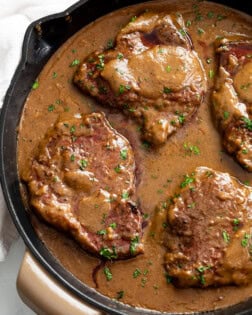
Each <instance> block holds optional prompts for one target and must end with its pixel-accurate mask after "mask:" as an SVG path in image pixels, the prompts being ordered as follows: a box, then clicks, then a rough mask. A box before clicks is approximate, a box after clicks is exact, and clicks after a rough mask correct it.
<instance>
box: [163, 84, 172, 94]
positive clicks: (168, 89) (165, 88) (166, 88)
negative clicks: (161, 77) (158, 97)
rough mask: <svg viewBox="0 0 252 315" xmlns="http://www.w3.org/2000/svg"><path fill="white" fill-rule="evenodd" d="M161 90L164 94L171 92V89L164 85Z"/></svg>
mask: <svg viewBox="0 0 252 315" xmlns="http://www.w3.org/2000/svg"><path fill="white" fill-rule="evenodd" d="M163 92H164V93H165V94H170V93H172V89H171V88H168V87H166V86H165V87H164V89H163Z"/></svg>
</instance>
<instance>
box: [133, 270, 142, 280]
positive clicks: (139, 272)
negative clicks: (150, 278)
mask: <svg viewBox="0 0 252 315" xmlns="http://www.w3.org/2000/svg"><path fill="white" fill-rule="evenodd" d="M141 274H142V272H141V271H140V270H139V269H138V268H136V270H134V272H133V278H137V277H139V276H140V275H141Z"/></svg>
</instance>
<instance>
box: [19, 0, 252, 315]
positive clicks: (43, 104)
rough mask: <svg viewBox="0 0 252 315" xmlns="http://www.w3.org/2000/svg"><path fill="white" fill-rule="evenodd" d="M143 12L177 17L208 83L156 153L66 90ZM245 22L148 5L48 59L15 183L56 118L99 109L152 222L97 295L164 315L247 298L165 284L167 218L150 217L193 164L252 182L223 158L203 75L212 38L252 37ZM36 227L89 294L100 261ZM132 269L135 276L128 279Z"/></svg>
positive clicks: (251, 26)
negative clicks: (130, 163) (131, 168)
mask: <svg viewBox="0 0 252 315" xmlns="http://www.w3.org/2000/svg"><path fill="white" fill-rule="evenodd" d="M146 9H148V10H153V9H154V10H161V11H164V10H167V12H171V11H174V12H177V13H180V14H182V16H183V18H184V20H185V23H187V26H188V29H189V32H190V35H191V37H192V40H193V43H194V47H195V50H196V51H197V52H198V54H199V56H200V58H201V60H202V62H203V65H204V67H205V71H206V75H207V77H208V94H207V95H206V97H205V101H204V103H203V104H202V105H201V107H200V109H199V111H198V113H197V114H196V115H195V117H194V118H193V120H192V121H191V122H189V123H187V124H186V125H185V126H184V127H183V128H181V129H180V130H179V131H178V132H177V133H176V134H175V135H173V136H172V137H171V138H170V139H169V140H168V141H167V143H166V145H164V146H162V147H161V148H159V149H158V150H149V148H148V147H146V146H145V145H144V144H143V143H141V141H140V140H139V139H140V137H139V132H138V126H137V125H136V124H135V123H134V122H132V121H130V120H126V119H125V118H124V117H123V115H121V114H120V113H118V112H116V111H112V110H110V109H108V108H104V107H101V106H99V105H98V104H97V103H96V102H95V101H94V100H92V99H91V98H89V97H85V96H83V94H82V93H81V92H80V91H79V90H78V89H76V88H75V87H74V86H73V84H72V76H73V73H74V71H75V70H76V67H75V66H73V64H74V63H73V61H74V60H82V59H83V58H84V57H85V56H87V55H88V54H89V53H91V52H92V51H94V50H95V49H100V48H102V47H106V45H107V43H108V41H109V40H110V39H113V38H114V37H115V35H116V33H117V32H118V30H119V29H120V27H121V26H123V25H125V24H126V23H127V22H128V21H129V20H130V18H131V17H132V16H135V15H137V14H138V13H141V12H143V11H144V10H146ZM251 22H252V21H251V18H250V17H248V16H245V15H243V14H240V13H237V12H235V11H233V10H229V9H228V8H224V7H223V6H220V5H216V4H213V3H207V2H198V1H184V2H183V3H181V2H180V1H177V2H176V1H153V2H149V3H146V4H141V5H137V6H132V7H130V8H126V9H121V10H120V11H117V12H113V13H111V14H109V15H107V16H105V17H103V18H101V19H99V20H97V21H96V22H94V23H92V24H90V25H88V26H87V27H85V28H83V29H82V30H81V31H80V32H78V33H77V34H76V35H75V36H73V37H72V38H70V39H69V40H68V41H67V42H66V43H65V44H64V45H63V46H62V47H61V48H60V49H59V50H58V51H57V52H56V53H55V54H54V56H53V57H52V58H51V59H50V60H49V62H48V63H47V65H46V66H45V67H44V69H43V71H42V72H41V74H40V76H39V78H38V85H39V86H38V88H36V89H34V90H32V91H31V93H30V95H29V97H28V98H27V101H26V104H25V107H24V111H23V116H22V119H21V123H20V129H19V141H18V166H19V172H20V177H21V178H22V173H23V172H24V170H25V169H26V168H27V167H29V159H30V157H31V156H32V151H33V150H34V148H36V147H37V145H38V143H39V141H41V139H42V138H43V136H44V134H45V132H46V130H47V129H48V127H49V126H51V125H52V124H54V122H55V121H56V120H57V119H58V117H59V115H61V116H66V115H74V114H77V113H89V112H93V111H103V112H105V113H106V116H107V118H108V120H109V121H110V122H111V124H112V126H113V127H114V128H116V129H117V130H118V131H119V132H120V133H122V134H123V135H125V136H126V137H127V138H128V139H129V140H130V142H131V144H132V146H133V149H134V151H135V157H136V163H137V183H138V185H137V197H138V200H139V202H140V205H141V208H142V210H143V212H144V213H146V214H149V218H150V219H149V222H150V223H149V225H148V227H147V228H146V229H145V236H144V238H145V254H144V255H140V256H138V257H136V258H133V259H129V260H125V261H117V262H108V263H107V265H108V266H109V268H110V270H111V272H112V280H110V281H107V279H106V277H105V275H104V272H103V268H101V269H100V270H99V271H98V273H97V284H98V287H97V288H96V289H97V290H98V291H99V292H101V293H102V294H104V295H106V296H109V297H111V298H117V297H118V292H122V291H123V293H124V294H123V297H122V298H121V299H120V300H119V301H121V302H123V303H126V304H130V305H133V306H137V307H143V308H148V309H155V310H159V311H167V312H192V311H204V310H212V309H218V308H222V307H225V306H228V305H233V304H236V303H239V302H241V301H243V300H246V299H247V298H248V297H251V296H252V284H251V285H249V286H246V287H222V288H215V289H183V290H182V289H176V288H175V287H174V286H173V285H172V284H168V283H167V281H166V278H165V270H164V268H163V257H164V253H165V250H164V248H163V247H162V244H161V239H162V233H163V231H164V228H163V227H162V223H163V222H164V221H165V213H162V212H159V213H156V211H155V208H156V206H157V205H158V203H159V202H164V201H165V200H166V199H167V198H168V197H169V196H172V195H173V194H174V192H175V190H176V189H177V187H178V185H179V184H180V183H181V181H182V180H183V175H185V174H188V173H191V172H192V171H193V170H194V169H195V168H196V167H197V166H207V167H210V168H213V169H215V170H218V171H225V172H229V173H230V174H231V175H233V176H236V177H237V178H239V179H240V180H241V181H242V182H246V183H248V184H250V185H251V184H252V175H251V174H249V173H248V172H246V171H245V170H243V169H242V168H241V167H240V166H239V165H238V164H237V163H236V162H235V161H234V160H233V158H232V157H230V156H228V155H227V154H226V153H224V152H223V148H222V145H221V139H220V135H219V133H218V131H217V130H216V128H215V125H214V122H213V119H212V116H211V109H210V105H211V104H210V98H209V96H210V93H211V89H212V86H213V82H214V79H213V78H211V75H209V74H210V73H212V72H210V71H212V70H213V71H215V72H216V64H215V62H214V55H213V52H214V47H213V42H214V40H215V38H216V36H225V35H227V34H232V33H240V34H245V35H250V36H251V35H252V23H251ZM104 30H106V32H104ZM34 121H36V123H35V124H34ZM151 222H152V223H151ZM35 227H36V230H37V231H38V234H39V236H40V237H41V239H42V240H43V242H44V243H45V244H46V246H47V247H48V248H49V250H50V251H51V252H52V253H53V255H54V256H55V257H56V258H57V259H58V260H59V262H60V263H61V264H62V265H63V266H64V267H65V268H66V269H67V270H69V271H70V272H71V273H72V274H73V275H75V276H76V277H77V278H78V279H80V280H81V281H83V282H84V283H86V284H87V285H89V286H90V287H93V288H95V283H94V281H93V278H92V272H93V270H94V268H95V267H96V266H97V265H98V264H99V259H97V258H95V257H92V256H90V255H88V254H86V253H85V252H84V251H83V250H82V249H81V248H80V247H79V246H78V245H77V244H76V243H75V242H74V241H72V240H70V239H69V238H67V237H66V236H64V235H62V234H61V233H60V232H57V231H55V230H54V229H53V228H51V227H49V226H47V225H45V224H44V223H42V222H40V221H38V220H36V222H35ZM136 270H138V272H136V273H134V272H135V271H136ZM136 274H137V276H136Z"/></svg>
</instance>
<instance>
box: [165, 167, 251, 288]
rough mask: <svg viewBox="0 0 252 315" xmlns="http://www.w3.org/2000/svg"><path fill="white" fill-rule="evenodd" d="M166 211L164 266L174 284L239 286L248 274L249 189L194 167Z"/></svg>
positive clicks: (203, 168) (216, 174)
mask: <svg viewBox="0 0 252 315" xmlns="http://www.w3.org/2000/svg"><path fill="white" fill-rule="evenodd" d="M180 187H181V191H180V192H179V194H178V195H176V197H175V198H173V199H172V201H171V205H170V206H169V209H168V216H167V221H168V233H167V238H166V243H165V244H166V246H167V253H166V255H165V267H166V270H167V272H168V275H169V276H170V277H171V279H172V282H173V283H174V284H175V285H177V286H179V287H189V286H191V287H193V286H194V287H197V286H200V287H208V286H220V285H230V284H236V285H244V284H248V283H249V281H250V280H251V278H252V260H251V257H252V242H251V228H252V188H251V187H248V186H245V185H243V184H241V183H240V182H239V181H238V180H237V179H236V178H234V177H232V176H230V175H229V174H228V173H222V172H217V171H214V170H212V169H209V168H206V167H198V168H197V169H196V170H195V172H194V173H193V174H192V175H190V176H189V175H187V176H186V177H185V180H184V181H183V182H182V183H181V185H180Z"/></svg>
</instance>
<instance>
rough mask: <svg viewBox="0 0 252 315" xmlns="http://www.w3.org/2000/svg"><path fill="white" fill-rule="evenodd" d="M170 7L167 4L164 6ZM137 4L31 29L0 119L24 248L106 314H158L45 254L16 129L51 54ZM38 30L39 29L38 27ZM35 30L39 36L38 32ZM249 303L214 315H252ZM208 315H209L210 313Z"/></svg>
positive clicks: (112, 5) (103, 6) (0, 155)
mask: <svg viewBox="0 0 252 315" xmlns="http://www.w3.org/2000/svg"><path fill="white" fill-rule="evenodd" d="M168 1H169V0H168ZM139 2H143V1H141V0H107V1H104V0H81V1H79V2H78V3H76V4H75V5H73V6H72V7H70V8H69V9H68V10H66V11H65V12H63V13H60V14H55V15H51V16H49V17H45V18H43V19H41V20H39V21H37V22H34V23H32V24H31V25H30V26H29V27H28V29H27V31H26V34H25V38H24V43H23V50H22V58H21V61H20V63H19V66H18V68H17V70H16V72H15V74H14V77H13V79H12V81H11V84H10V87H9V89H8V91H7V94H6V96H5V100H4V105H3V108H2V112H1V117H0V163H1V164H0V171H1V183H2V188H3V192H4V196H5V199H6V203H7V206H8V209H9V212H10V214H11V216H12V219H13V221H14V223H15V225H16V227H17V229H18V231H19V233H20V235H21V236H22V238H23V240H24V241H25V244H26V246H27V247H28V249H29V250H30V251H31V253H32V254H33V255H34V256H35V258H36V259H37V260H38V261H39V262H40V264H41V265H42V266H43V267H45V269H46V270H47V271H49V272H50V273H51V274H52V275H53V276H54V277H55V278H56V279H58V280H59V281H60V282H61V284H62V285H64V286H65V287H66V288H68V289H70V291H72V292H73V293H74V294H75V295H77V296H78V297H80V298H81V299H83V300H84V301H86V302H88V303H90V304H91V305H94V306H95V307H96V308H98V309H101V310H103V311H105V312H107V313H109V314H132V315H134V314H161V313H160V312H156V311H148V310H141V309H136V308H133V307H131V306H127V305H125V304H122V303H119V302H117V301H114V300H111V299H109V298H107V297H105V296H103V295H101V294H99V293H97V292H95V291H94V290H93V289H91V288H89V287H88V286H86V285H85V284H83V283H81V282H80V281H79V280H78V279H76V278H75V277H74V276H73V275H71V274H70V273H69V272H68V271H67V270H65V269H64V268H63V267H62V266H61V265H60V264H59V263H58V262H57V261H56V259H55V258H54V257H53V256H52V254H51V253H50V252H49V251H48V250H47V248H46V247H45V246H44V245H43V243H42V242H41V241H40V239H39V238H38V236H37V234H36V233H35V231H34V229H33V227H32V225H31V222H30V219H29V215H28V213H27V211H26V210H25V208H24V206H23V203H22V199H21V195H20V191H19V181H18V173H17V159H16V153H17V126H18V124H19V119H20V116H21V112H22V108H23V105H24V103H25V100H26V98H27V96H28V93H29V92H30V89H31V86H32V83H33V82H34V80H35V79H36V77H37V76H38V74H39V72H40V71H41V69H42V68H43V66H44V65H45V64H46V62H47V61H48V59H49V58H50V57H51V56H52V54H53V53H54V52H55V51H56V50H57V49H58V48H59V47H60V46H61V45H62V44H63V43H64V42H65V41H66V40H67V39H68V38H69V37H70V36H72V35H73V34H74V33H76V32H77V31H78V30H79V29H81V28H82V27H83V26H85V25H87V24H88V23H90V22H91V21H94V20H95V19H97V18H99V17H100V16H102V15H104V14H107V13H109V12H111V11H113V10H116V9H119V8H121V7H123V6H128V5H132V4H137V3H139ZM216 2H219V3H222V4H226V5H229V6H231V7H233V8H235V9H238V10H240V11H244V12H246V13H248V14H251V13H252V12H251V11H252V6H250V5H249V2H247V1H239V0H221V1H216ZM38 26H39V27H38ZM38 30H41V32H39V31H38ZM251 311H252V299H249V300H247V301H245V302H243V303H241V304H237V305H235V306H232V307H228V308H226V309H220V310H218V311H214V312H213V313H214V314H224V313H225V314H230V315H231V314H237V313H240V312H242V313H243V314H249V313H250V314H251ZM211 313H212V312H211Z"/></svg>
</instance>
